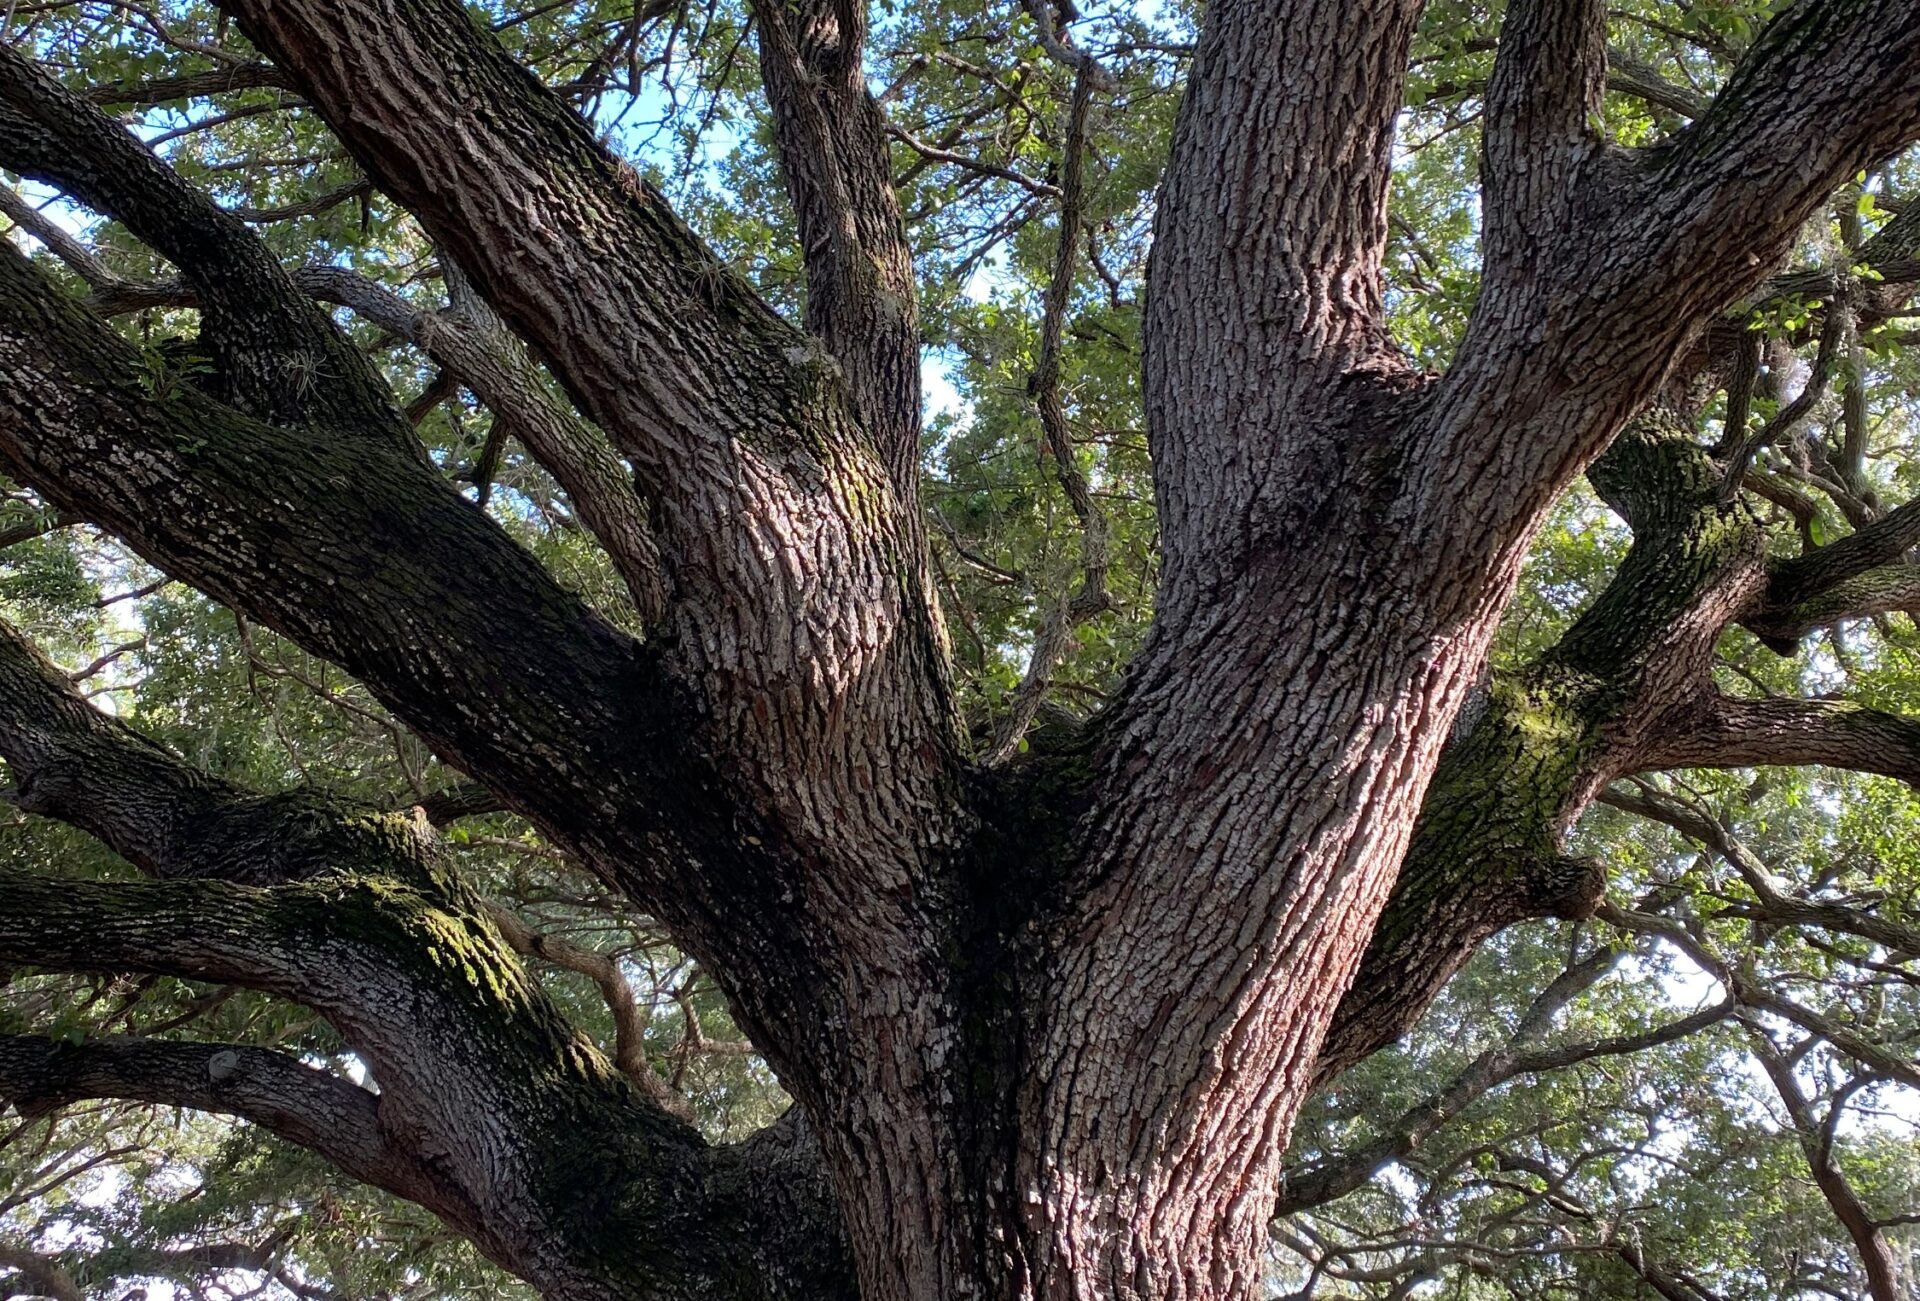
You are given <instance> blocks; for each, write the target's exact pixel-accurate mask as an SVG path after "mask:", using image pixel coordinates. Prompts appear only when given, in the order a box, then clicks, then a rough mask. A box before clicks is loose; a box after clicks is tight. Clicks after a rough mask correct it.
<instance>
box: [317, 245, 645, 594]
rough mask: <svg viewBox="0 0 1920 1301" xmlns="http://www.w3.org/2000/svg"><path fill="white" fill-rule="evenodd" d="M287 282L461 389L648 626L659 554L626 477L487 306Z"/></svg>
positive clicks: (340, 284)
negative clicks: (417, 352) (521, 452)
mask: <svg viewBox="0 0 1920 1301" xmlns="http://www.w3.org/2000/svg"><path fill="white" fill-rule="evenodd" d="M458 279H459V277H458V274H457V273H454V274H453V275H452V276H450V279H449V285H450V288H451V287H452V286H453V285H455V284H457V283H458ZM294 281H295V283H296V284H298V285H299V286H300V287H301V288H302V289H304V290H306V291H307V292H308V293H310V294H312V295H313V296H314V297H316V298H318V299H320V300H321V301H322V302H330V303H339V304H341V305H342V306H345V307H349V308H352V309H353V311H354V312H355V313H357V314H358V315H360V316H361V317H363V318H365V319H366V320H368V321H370V322H372V323H373V324H375V325H378V326H380V327H381V328H382V329H385V330H389V331H391V332H392V333H394V334H396V335H398V336H399V337H401V338H403V339H406V340H407V341H408V342H410V343H413V344H415V345H417V346H419V347H420V348H421V349H422V350H423V351H425V352H426V353H427V355H428V356H430V357H432V358H433V359H434V360H435V361H436V362H438V363H439V364H440V365H441V366H444V367H445V368H446V371H447V373H448V374H449V375H450V376H452V377H453V378H454V379H456V380H457V381H458V382H459V383H460V384H462V385H464V386H465V387H466V388H468V389H469V390H471V391H472V392H473V395H474V396H475V397H477V398H479V399H480V401H481V402H482V403H484V404H485V405H486V406H487V407H488V408H489V409H490V410H491V411H492V412H493V414H494V419H495V420H499V421H502V422H504V423H505V424H506V426H507V428H508V429H509V430H510V431H511V432H512V433H513V434H514V436H516V437H518V438H519V439H520V441H521V442H522V443H524V444H525V445H526V448H527V451H528V452H530V453H532V455H533V458H534V459H535V460H536V461H538V462H539V463H540V464H541V465H542V466H543V467H544V468H545V469H546V470H547V472H548V473H549V474H551V475H553V478H554V482H556V483H558V484H559V485H560V487H561V489H562V490H563V491H565V492H566V494H567V496H568V498H569V499H571V500H572V502H573V504H574V507H575V509H576V510H578V511H579V513H580V520H581V522H582V523H583V524H585V525H586V526H587V530H588V531H589V532H591V533H592V534H593V535H594V537H595V538H596V539H598V540H599V542H600V544H601V546H602V547H604V548H605V549H606V552H607V555H608V557H609V558H610V559H611V560H612V561H613V566H614V568H615V569H616V570H617V571H618V572H619V574H620V577H621V579H622V581H623V582H625V584H626V587H627V592H628V594H629V595H630V596H632V598H633V602H634V606H635V608H636V609H638V610H639V612H640V615H641V617H642V619H644V620H645V621H646V623H647V624H648V625H650V626H651V625H655V624H657V623H658V622H659V620H660V618H661V616H662V615H663V613H664V612H665V608H666V589H665V575H664V574H663V572H662V567H661V558H660V547H659V544H658V542H657V541H656V540H655V538H654V534H653V526H652V524H651V523H650V522H649V521H648V519H647V510H646V505H645V503H644V502H643V501H642V500H641V499H640V496H639V494H638V493H637V492H636V491H635V489H634V484H633V476H632V474H631V473H630V472H629V471H628V470H627V468H626V467H625V466H624V465H622V464H621V461H620V458H619V456H618V455H616V454H615V452H614V450H613V448H612V447H610V446H609V445H608V444H607V441H606V439H605V437H604V436H602V435H601V433H600V432H599V431H598V430H596V429H594V428H593V426H591V425H590V424H588V423H587V422H586V421H584V420H582V419H581V418H580V417H579V416H578V415H576V414H575V413H574V412H573V411H572V410H571V409H570V408H569V407H568V406H567V404H566V403H565V402H564V401H563V400H562V399H561V398H559V397H558V396H557V395H555V394H552V393H550V392H548V390H547V387H546V384H545V382H544V381H543V380H542V378H541V376H540V375H539V373H538V372H537V371H536V370H535V368H534V366H533V364H532V362H531V361H529V360H528V359H527V357H526V356H525V354H524V353H523V352H522V350H521V347H520V344H519V341H518V340H516V339H514V338H513V337H512V336H511V335H510V334H508V333H507V331H506V328H505V327H504V326H503V325H502V324H501V323H500V321H499V318H498V317H496V316H495V315H494V313H493V310H492V309H491V308H489V307H487V306H486V304H485V303H483V302H481V301H479V300H478V299H477V298H475V297H474V296H473V295H471V294H460V293H453V294H452V295H450V296H451V297H453V298H454V302H453V303H452V305H451V306H449V307H448V308H447V309H446V310H444V311H439V312H431V313H429V312H426V311H423V310H421V309H420V308H417V307H415V306H414V305H413V304H411V303H409V302H407V301H406V300H405V299H403V298H401V297H400V296H399V295H397V294H395V293H393V292H391V291H390V290H388V289H386V288H385V287H383V286H381V285H378V284H375V283H374V282H372V281H370V280H368V279H366V278H365V277H363V276H360V275H357V274H356V273H354V272H352V271H348V270H345V269H343V268H339V267H329V266H313V267H307V268H304V269H302V270H301V271H299V272H296V273H295V275H294Z"/></svg>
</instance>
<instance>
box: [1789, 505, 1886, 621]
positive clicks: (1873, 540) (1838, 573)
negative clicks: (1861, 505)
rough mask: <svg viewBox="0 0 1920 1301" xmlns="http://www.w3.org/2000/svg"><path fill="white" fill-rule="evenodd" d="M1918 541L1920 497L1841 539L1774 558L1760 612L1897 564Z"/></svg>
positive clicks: (1815, 594)
mask: <svg viewBox="0 0 1920 1301" xmlns="http://www.w3.org/2000/svg"><path fill="white" fill-rule="evenodd" d="M1916 545H1920V501H1910V502H1908V503H1906V504H1905V505H1903V506H1900V507H1899V508H1897V509H1895V510H1892V511H1889V512H1887V514H1886V515H1884V516H1882V517H1881V518H1880V519H1877V520H1875V521H1874V522H1873V523H1871V524H1869V525H1867V526H1866V527H1865V528H1862V529H1855V530H1854V531H1853V532H1852V533H1849V534H1847V536H1845V537H1844V538H1841V539H1840V540H1839V541H1838V542H1831V543H1828V544H1827V545H1826V546H1824V547H1820V548H1818V549H1816V550H1813V551H1808V552H1806V553H1804V554H1802V555H1799V556H1795V557H1793V558H1792V559H1790V560H1783V561H1779V562H1776V563H1775V565H1774V566H1773V573H1772V576H1771V578H1770V580H1769V582H1768V584H1767V591H1766V598H1765V602H1764V604H1763V605H1761V606H1760V609H1761V611H1762V612H1763V617H1764V612H1765V611H1776V610H1791V609H1793V608H1794V607H1796V606H1798V605H1800V604H1801V603H1803V602H1805V601H1810V600H1812V599H1813V598H1815V597H1818V596H1820V595H1821V594H1822V593H1825V592H1828V591H1831V590H1832V589H1834V588H1836V587H1838V586H1840V585H1841V584H1843V583H1847V582H1849V581H1851V580H1853V579H1855V578H1858V577H1859V576H1860V575H1862V574H1866V573H1869V572H1871V571H1873V570H1875V569H1880V568H1882V567H1885V566H1888V565H1893V564H1896V563H1898V562H1899V561H1900V559H1901V557H1903V556H1904V555H1906V553H1907V552H1908V551H1910V550H1912V549H1913V548H1914V547H1915V546H1916Z"/></svg>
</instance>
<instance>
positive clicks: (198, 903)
mask: <svg viewBox="0 0 1920 1301" xmlns="http://www.w3.org/2000/svg"><path fill="white" fill-rule="evenodd" d="M0 961H5V962H7V963H9V964H13V965H21V966H36V967H43V968H47V969H52V970H75V971H138V972H162V973H166V974H171V975H176V976H181V977H185V978H190V979H201V980H209V981H217V982H221V983H227V984H236V985H241V986H245V987H250V988H257V989H262V990H265V991H268V992H271V993H275V994H278V995H281V996H284V997H286V998H289V999H292V1000H295V1001H298V1002H301V1003H303V1004H304V1005H306V1006H309V1007H312V1008H314V1009H315V1010H317V1011H319V1012H321V1013H322V1014H323V1015H325V1016H326V1017H327V1018H328V1020H329V1021H331V1022H332V1023H333V1024H334V1025H335V1027H336V1028H338V1029H339V1030H340V1031H341V1033H342V1035H343V1036H344V1038H345V1039H346V1040H347V1042H348V1044H349V1045H350V1046H351V1047H352V1048H353V1049H354V1050H355V1052H356V1053H357V1054H358V1055H359V1056H360V1057H361V1058H362V1060H364V1061H365V1062H366V1063H367V1065H368V1067H369V1069H370V1071H371V1073H372V1075H373V1077H374V1078H375V1079H376V1080H378V1081H379V1084H380V1101H379V1107H378V1119H379V1124H380V1127H381V1131H382V1133H383V1134H385V1135H386V1136H387V1137H388V1139H389V1141H390V1142H391V1143H392V1144H393V1146H394V1147H395V1148H396V1150H397V1151H398V1152H400V1153H401V1154H402V1156H403V1157H404V1159H405V1160H406V1161H407V1162H409V1163H410V1166H411V1171H412V1173H411V1176H410V1177H411V1178H412V1179H413V1184H412V1185H411V1186H410V1187H409V1188H396V1191H401V1192H402V1193H403V1195H407V1196H410V1197H413V1198H415V1199H416V1200H418V1201H420V1202H421V1203H422V1204H423V1205H426V1206H427V1207H428V1208H429V1209H432V1210H434V1211H435V1212H436V1213H437V1214H441V1215H442V1216H443V1217H444V1218H446V1219H447V1220H448V1222H449V1223H450V1224H451V1225H452V1226H453V1227H455V1228H457V1229H459V1230H460V1231H462V1232H464V1233H466V1234H468V1235H469V1236H471V1237H472V1238H473V1239H474V1240H475V1242H476V1244H477V1245H479V1247H480V1248H481V1250H482V1251H484V1252H485V1253H486V1254H487V1255H489V1256H490V1257H491V1258H493V1259H494V1260H496V1261H498V1262H499V1263H500V1264H502V1265H503V1266H505V1267H507V1268H508V1269H510V1270H512V1271H514V1272H515V1273H518V1274H519V1275H521V1276H522V1277H524V1278H527V1279H528V1280H529V1281H532V1282H534V1283H535V1284H536V1285H538V1286H540V1287H541V1288H542V1290H543V1291H544V1292H546V1293H547V1294H548V1295H550V1296H556V1297H576V1296H577V1297H620V1296H630V1295H646V1296H655V1295H659V1296H681V1295H688V1296H691V1295H702V1296H705V1295H713V1296H723V1297H724V1296H752V1297H759V1296H775V1295H788V1294H789V1293H783V1292H782V1291H781V1288H782V1287H783V1286H784V1285H783V1284H781V1283H780V1281H779V1276H780V1272H781V1270H783V1269H785V1268H787V1266H786V1265H785V1264H783V1263H782V1262H781V1261H780V1260H777V1259H775V1258H774V1257H775V1256H776V1254H777V1253H776V1251H775V1249H774V1244H776V1243H778V1242H781V1241H785V1242H787V1243H788V1245H789V1246H793V1247H796V1248H797V1247H799V1246H800V1245H801V1243H800V1242H799V1241H798V1240H794V1239H791V1238H784V1239H783V1238H781V1237H780V1236H779V1235H770V1234H769V1232H768V1226H767V1225H766V1224H764V1223H761V1222H760V1221H759V1219H757V1218H756V1216H757V1213H756V1211H755V1208H754V1204H753V1201H752V1198H751V1197H750V1196H748V1194H747V1186H746V1185H743V1184H742V1183H741V1182H740V1181H739V1179H738V1178H737V1177H735V1178H732V1179H731V1181H729V1180H728V1179H721V1178H720V1177H719V1176H720V1174H722V1173H724V1171H722V1170H720V1169H719V1168H716V1167H713V1166H712V1161H713V1159H714V1158H713V1157H712V1154H711V1153H710V1152H709V1151H708V1150H707V1149H705V1147H704V1146H703V1145H702V1144H701V1142H700V1140H699V1139H698V1137H697V1136H696V1135H695V1134H694V1132H693V1131H692V1130H691V1129H690V1128H689V1127H687V1126H686V1125H684V1124H683V1123H682V1122H680V1121H678V1120H676V1119H674V1118H673V1117H671V1116H669V1115H668V1114H666V1113H665V1112H664V1111H662V1110H661V1109H659V1108H658V1107H656V1106H654V1105H652V1104H651V1103H649V1102H647V1101H646V1100H645V1099H644V1098H642V1097H641V1096H640V1095H639V1094H638V1093H636V1092H635V1091H634V1090H633V1089H631V1088H630V1087H629V1086H628V1084H627V1083H626V1082H625V1081H624V1080H623V1079H622V1078H621V1077H620V1076H619V1074H618V1073H617V1072H616V1071H615V1070H614V1068H613V1066H612V1065H611V1063H609V1062H608V1061H607V1060H606V1059H605V1057H604V1056H602V1055H601V1054H600V1053H599V1051H598V1050H597V1049H595V1048H594V1047H593V1046H592V1045H591V1044H590V1043H588V1042H587V1041H586V1040H584V1039H583V1038H582V1037H580V1036H579V1035H578V1034H577V1033H576V1032H575V1031H574V1030H573V1029H572V1028H571V1027H570V1026H569V1025H568V1024H567V1023H566V1022H565V1021H564V1019H563V1018H562V1017H561V1016H560V1014H559V1012H558V1011H557V1010H556V1009H555V1008H554V1007H553V1005H552V1004H551V1003H550V1002H549V1001H548V1000H547V999H546V998H545V996H544V995H543V994H542V993H541V991H540V990H539V988H538V986H537V984H536V983H535V981H534V980H533V979H532V978H531V976H530V975H529V973H527V971H526V970H525V969H524V968H523V967H522V966H521V965H520V963H519V960H518V958H517V956H516V955H515V954H514V953H513V952H512V950H511V948H510V947H509V946H508V945H507V944H506V943H505V942H504V941H503V940H502V939H501V938H500V937H499V935H498V933H497V932H496V931H494V930H493V929H492V928H491V927H490V925H489V923H488V921H487V919H486V916H485V912H484V909H483V907H482V906H481V904H480V902H479V901H478V900H477V899H474V898H473V897H472V896H471V895H469V894H467V893H466V892H465V891H464V890H463V889H462V888H461V887H460V886H459V885H458V883H457V882H452V881H450V880H445V879H441V880H439V881H438V882H435V883H428V884H419V885H416V884H409V883H405V882H401V881H396V880H392V879H383V878H378V877H369V876H363V875H356V876H340V877H328V878H323V879H320V880H314V881H305V882H299V883H296V884H289V885H282V886H275V887H271V888H258V887H247V886H238V885H233V884H230V883H227V882H222V881H157V882H132V883H124V882H111V883H109V882H86V881H53V880H44V879H35V878H22V877H20V876H17V875H11V874H9V875H0ZM190 1105H191V1104H190ZM288 1136H289V1137H294V1138H296V1141H297V1139H298V1136H297V1135H292V1134H289V1135H288ZM321 1150H322V1151H323V1153H324V1149H321ZM738 1165H739V1162H738V1161H737V1160H736V1161H734V1162H731V1163H729V1164H728V1165H727V1167H726V1168H727V1169H733V1168H735V1167H737V1166H738ZM791 1173H792V1172H791V1171H776V1170H772V1169H768V1170H764V1171H761V1172H760V1177H761V1179H762V1180H763V1181H764V1182H767V1183H770V1182H771V1181H772V1179H773V1178H775V1177H776V1176H778V1177H780V1178H788V1177H791ZM716 1180H718V1182H715V1181H716ZM710 1185H711V1186H710ZM383 1186H389V1187H392V1186H394V1182H393V1181H392V1180H391V1179H389V1180H387V1181H386V1182H384V1183H383ZM583 1190H587V1191H584V1192H583ZM826 1231H827V1232H828V1233H829V1235H830V1232H831V1230H830V1226H829V1228H828V1230H826ZM750 1232H751V1233H756V1234H759V1235H761V1236H762V1238H764V1239H765V1240H764V1241H761V1242H754V1241H752V1240H750V1238H749V1236H748V1234H749V1233H750ZM820 1232H821V1230H819V1229H818V1228H817V1227H816V1229H815V1230H814V1232H813V1234H812V1236H813V1237H815V1238H818V1236H819V1233H820ZM808 1250H809V1251H810V1252H812V1253H813V1254H814V1255H818V1254H819V1246H818V1243H817V1242H815V1243H814V1244H813V1245H812V1246H810V1247H809V1248H808ZM756 1253H757V1256H756Z"/></svg>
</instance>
